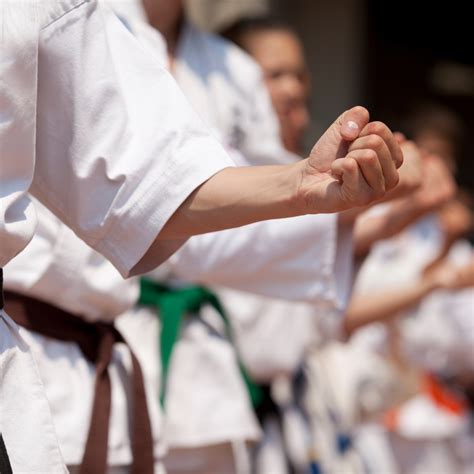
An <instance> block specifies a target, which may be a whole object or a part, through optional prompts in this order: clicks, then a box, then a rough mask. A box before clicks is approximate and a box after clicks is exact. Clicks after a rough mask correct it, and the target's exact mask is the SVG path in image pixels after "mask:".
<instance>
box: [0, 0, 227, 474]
mask: <svg viewBox="0 0 474 474" xmlns="http://www.w3.org/2000/svg"><path fill="white" fill-rule="evenodd" d="M0 12H1V14H0V23H1V25H0V26H1V28H2V48H1V54H2V57H1V62H0V68H1V75H0V76H1V81H0V105H1V109H2V121H1V124H0V148H1V150H2V154H1V155H0V170H1V173H0V187H1V189H2V193H1V196H0V241H1V242H2V245H1V246H0V265H1V266H5V265H6V264H7V263H8V262H9V261H10V260H11V259H12V258H13V257H14V256H15V255H16V254H18V253H19V252H20V251H21V250H22V249H23V248H24V247H25V246H26V244H27V243H28V241H29V240H30V239H31V238H32V236H33V233H34V230H35V225H36V223H35V215H34V206H33V204H32V203H31V201H30V200H29V198H28V196H27V194H26V193H27V191H28V190H30V191H31V192H32V193H33V194H34V195H35V196H36V197H37V198H38V199H39V200H40V201H42V202H43V203H44V204H46V205H47V207H49V208H50V209H51V210H53V211H54V212H55V213H56V214H57V215H58V216H59V217H60V218H61V219H62V220H63V221H64V222H66V223H67V224H68V225H69V226H70V227H71V229H72V230H73V231H74V232H76V233H77V234H78V235H79V236H80V237H81V238H82V239H84V240H85V241H86V242H87V243H88V244H89V245H91V246H92V247H93V248H95V249H96V250H98V251H99V252H101V253H102V254H104V255H105V256H106V257H107V258H108V259H109V260H110V261H111V262H112V263H113V264H114V265H115V266H116V267H117V268H118V269H119V270H120V272H121V273H122V274H124V275H126V274H129V273H130V271H131V269H132V268H133V267H134V266H135V264H136V263H137V262H138V260H139V259H140V258H141V257H142V255H143V254H144V253H145V252H146V250H147V249H148V247H149V246H150V244H151V243H152V242H153V241H154V239H155V237H156V235H157V234H158V233H159V231H160V229H161V228H162V227H163V225H164V224H165V223H166V221H167V219H168V218H169V217H170V216H171V215H172V214H173V212H174V211H175V210H176V209H177V208H178V206H179V205H180V204H181V203H182V202H183V201H184V199H186V197H187V196H188V195H189V194H190V193H191V192H192V191H193V190H194V189H195V188H196V187H197V186H199V185H200V184H201V183H202V182H204V181H205V180H207V179H208V178H209V177H211V176H212V175H213V174H215V173H216V172H218V171H220V170H222V169H223V168H225V167H228V166H232V162H231V160H230V159H229V158H228V157H227V155H226V153H225V152H224V150H223V149H222V147H221V146H220V145H219V144H218V143H217V142H216V141H215V139H213V138H212V137H211V136H210V135H209V133H208V132H207V130H206V129H205V127H204V126H203V125H202V122H201V121H200V120H199V119H198V118H197V117H196V116H195V114H194V113H193V112H192V110H191V109H190V107H189V105H188V104H187V102H186V101H185V100H184V98H183V96H182V94H181V93H180V91H179V89H178V88H177V87H176V85H175V84H174V82H173V81H172V79H171V78H170V76H169V74H168V73H167V72H166V71H165V70H164V69H163V67H162V66H160V64H159V62H158V61H156V60H155V59H154V58H153V56H152V55H150V54H149V53H148V52H147V51H146V50H145V49H144V48H143V47H141V46H140V45H139V43H138V42H137V41H136V40H135V39H134V38H133V36H132V35H131V34H130V33H129V32H128V31H127V30H126V28H124V26H123V25H122V24H121V23H120V21H119V20H118V19H117V18H116V16H115V15H114V14H113V13H112V12H111V11H110V10H109V8H108V7H107V6H105V5H104V4H103V3H102V2H100V1H99V2H97V1H90V2H86V1H81V0H62V1H58V0H55V1H48V0H41V1H40V0H36V1H35V0H33V1H32V0H28V1H26V0H25V1H22V0H18V1H17V0H15V1H8V2H2V3H1V4H0ZM157 118H159V120H160V122H159V124H158V126H157V125H156V119H157ZM196 156H198V157H202V159H200V160H196V159H195V157H196ZM181 244H182V242H181V241H177V242H173V243H172V245H170V246H167V245H166V246H165V245H164V246H163V251H162V254H161V255H160V258H161V260H163V259H165V258H166V257H167V256H169V254H170V253H171V252H172V251H173V250H176V248H178V247H179V245H181ZM155 263H156V264H158V263H159V260H157V261H156V262H155ZM7 278H8V276H7ZM0 319H1V321H0V334H1V341H0V342H1V345H0V370H1V391H2V404H1V417H0V431H1V432H2V434H3V437H4V440H5V444H6V447H7V451H8V453H9V456H10V461H11V463H12V468H13V471H14V472H30V471H32V470H36V471H38V470H40V471H43V472H62V471H63V469H64V468H63V460H62V458H61V454H60V452H59V450H58V448H57V440H56V436H55V433H54V429H53V427H52V424H51V421H50V413H49V408H48V404H47V402H46V399H45V396H44V389H43V386H42V383H41V382H40V380H39V377H38V369H37V367H36V364H35V362H34V360H33V359H32V357H31V353H30V352H29V350H28V346H27V344H26V342H25V341H24V339H23V337H22V335H21V333H19V332H18V329H17V327H16V325H14V324H13V323H12V321H11V320H10V319H9V318H8V316H7V315H6V314H5V313H4V312H1V318H0ZM21 427H27V428H25V429H22V428H21Z"/></svg>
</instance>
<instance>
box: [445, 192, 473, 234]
mask: <svg viewBox="0 0 474 474" xmlns="http://www.w3.org/2000/svg"><path fill="white" fill-rule="evenodd" d="M438 215H439V222H440V225H441V229H442V231H443V233H444V236H445V240H446V241H448V242H450V241H452V242H454V241H456V240H457V239H459V238H460V237H462V236H463V235H465V234H467V233H468V232H469V230H470V229H471V227H472V224H473V222H472V215H471V212H470V210H469V209H468V207H467V206H466V205H464V204H463V203H462V202H461V201H458V200H456V199H454V200H452V201H450V202H448V203H447V204H445V205H444V206H443V207H442V208H441V209H440V211H439V213H438Z"/></svg>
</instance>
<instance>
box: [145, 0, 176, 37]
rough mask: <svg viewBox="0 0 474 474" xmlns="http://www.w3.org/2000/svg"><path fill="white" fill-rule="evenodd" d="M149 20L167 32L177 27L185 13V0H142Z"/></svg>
mask: <svg viewBox="0 0 474 474" xmlns="http://www.w3.org/2000/svg"><path fill="white" fill-rule="evenodd" d="M142 3H143V6H144V7H145V10H146V12H147V16H148V20H149V22H150V24H152V25H153V26H154V27H155V28H158V29H159V30H160V31H163V32H164V33H165V34H166V33H167V32H168V31H170V30H173V29H175V28H176V26H177V25H178V22H179V21H180V19H181V16H182V14H183V0H142Z"/></svg>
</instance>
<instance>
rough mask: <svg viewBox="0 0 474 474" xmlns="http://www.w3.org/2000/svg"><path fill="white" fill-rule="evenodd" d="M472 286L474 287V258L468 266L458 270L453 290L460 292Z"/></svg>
mask: <svg viewBox="0 0 474 474" xmlns="http://www.w3.org/2000/svg"><path fill="white" fill-rule="evenodd" d="M472 286H474V257H473V258H472V259H471V261H470V262H469V263H468V264H467V265H465V266H464V267H461V268H458V269H457V271H456V279H455V282H454V286H453V289H456V290H460V289H463V288H469V287H472Z"/></svg>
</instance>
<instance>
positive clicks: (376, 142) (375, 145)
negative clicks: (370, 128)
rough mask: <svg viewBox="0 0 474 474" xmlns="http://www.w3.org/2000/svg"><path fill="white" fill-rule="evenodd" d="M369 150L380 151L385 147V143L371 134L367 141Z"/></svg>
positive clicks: (377, 136)
mask: <svg viewBox="0 0 474 474" xmlns="http://www.w3.org/2000/svg"><path fill="white" fill-rule="evenodd" d="M367 142H368V146H369V148H372V149H375V150H380V149H381V148H382V147H383V144H384V141H383V139H382V138H381V137H380V136H379V135H375V134H371V135H369V136H368V139H367Z"/></svg>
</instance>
